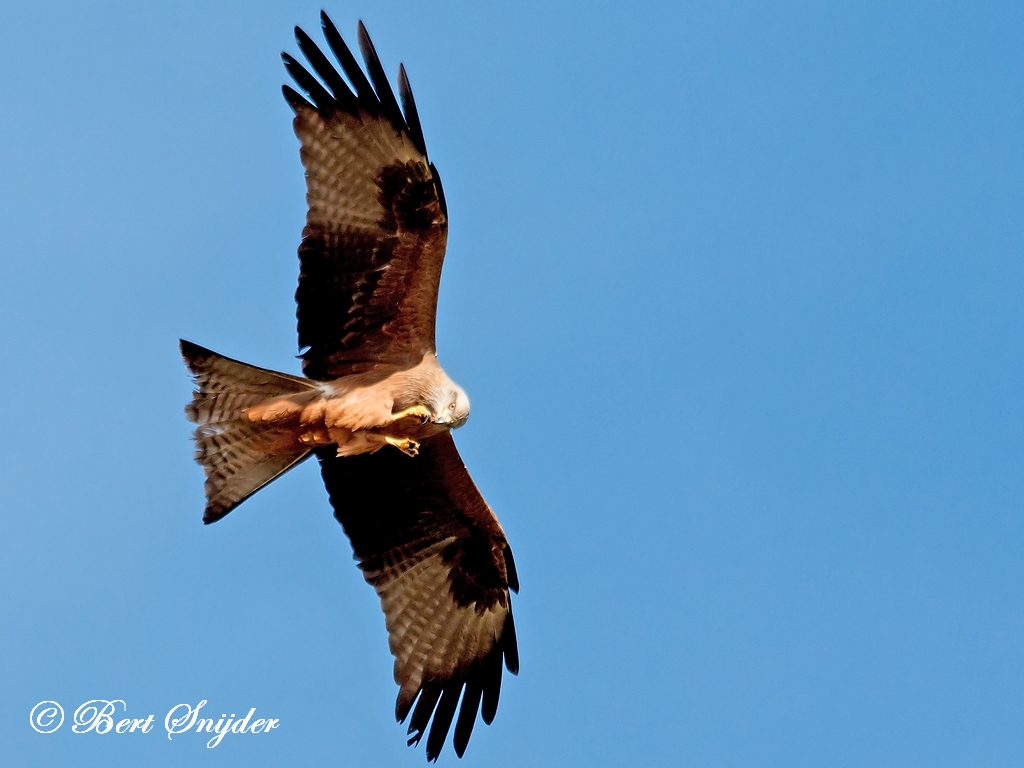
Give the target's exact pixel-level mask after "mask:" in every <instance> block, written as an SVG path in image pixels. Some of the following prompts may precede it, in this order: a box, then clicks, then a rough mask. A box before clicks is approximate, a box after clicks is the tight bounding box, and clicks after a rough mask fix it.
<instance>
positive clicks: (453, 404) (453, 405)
mask: <svg viewBox="0 0 1024 768" xmlns="http://www.w3.org/2000/svg"><path fill="white" fill-rule="evenodd" d="M448 407H449V408H451V409H452V410H453V411H454V410H455V403H452V404H451V405H449V406H448Z"/></svg>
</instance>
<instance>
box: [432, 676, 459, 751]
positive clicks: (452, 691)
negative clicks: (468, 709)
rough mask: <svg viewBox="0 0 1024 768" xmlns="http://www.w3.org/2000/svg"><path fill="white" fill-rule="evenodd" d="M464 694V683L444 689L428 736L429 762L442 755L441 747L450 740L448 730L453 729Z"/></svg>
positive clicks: (456, 681)
mask: <svg viewBox="0 0 1024 768" xmlns="http://www.w3.org/2000/svg"><path fill="white" fill-rule="evenodd" d="M461 692H462V681H461V680H453V681H452V682H450V683H448V685H446V686H445V687H444V693H443V694H442V695H441V701H440V702H439V703H438V705H437V709H436V710H435V711H434V722H433V723H431V725H430V735H429V736H427V761H428V762H431V763H432V762H434V761H435V760H437V756H438V755H439V754H441V747H443V746H444V740H445V739H446V738H448V729H449V728H451V727H452V718H453V717H454V716H455V708H456V707H457V706H458V705H459V694H460V693H461Z"/></svg>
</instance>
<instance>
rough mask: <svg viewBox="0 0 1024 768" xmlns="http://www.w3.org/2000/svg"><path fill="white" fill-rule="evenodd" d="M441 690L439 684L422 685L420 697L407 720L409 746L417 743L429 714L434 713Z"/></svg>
mask: <svg viewBox="0 0 1024 768" xmlns="http://www.w3.org/2000/svg"><path fill="white" fill-rule="evenodd" d="M441 690H442V689H441V686H439V685H436V684H435V685H425V686H423V691H422V693H420V699H419V701H417V702H416V709H414V710H413V713H412V720H410V721H409V730H408V733H409V734H410V735H409V746H410V747H411V746H412V745H413V744H419V743H420V739H422V738H423V732H424V731H425V730H427V723H429V722H430V716H431V715H432V714H434V707H436V706H437V700H438V699H439V698H441Z"/></svg>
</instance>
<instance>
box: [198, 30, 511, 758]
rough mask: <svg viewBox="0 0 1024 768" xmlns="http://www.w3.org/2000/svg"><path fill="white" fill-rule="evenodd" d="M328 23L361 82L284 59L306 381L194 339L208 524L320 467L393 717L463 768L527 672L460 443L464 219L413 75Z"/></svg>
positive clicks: (501, 547) (498, 531) (493, 533)
mask: <svg viewBox="0 0 1024 768" xmlns="http://www.w3.org/2000/svg"><path fill="white" fill-rule="evenodd" d="M321 21H322V23H323V30H324V35H325V37H326V39H327V42H328V44H329V46H330V48H331V50H332V51H333V53H334V55H335V56H336V58H337V60H338V61H339V63H340V64H341V68H342V70H343V71H344V73H345V76H346V77H347V78H348V82H347V83H346V81H345V79H343V78H342V76H341V75H340V74H339V73H338V71H337V70H336V69H335V68H334V66H333V65H332V64H331V63H330V61H329V60H328V59H327V57H326V56H325V55H324V53H323V52H322V51H321V50H320V49H319V48H318V47H317V45H316V44H315V43H314V42H313V40H312V39H311V38H310V37H309V36H308V35H306V34H305V33H304V32H303V31H302V30H300V29H298V28H296V30H295V36H296V40H297V41H298V44H299V48H300V49H301V50H302V52H303V53H304V54H305V56H306V59H307V60H308V61H309V64H310V66H311V67H312V69H313V71H314V72H315V73H316V76H318V77H319V79H318V78H317V77H316V76H314V75H313V74H311V73H310V71H309V70H307V69H306V68H305V67H304V66H303V65H302V64H300V63H299V62H298V61H297V60H296V59H294V58H292V57H291V56H289V55H288V54H283V58H284V62H285V68H286V69H287V70H288V72H289V73H290V74H291V75H292V77H293V78H294V79H295V82H296V83H297V84H298V86H299V87H300V88H301V89H302V90H303V91H304V92H305V94H306V96H303V95H300V94H299V93H298V92H297V91H295V90H293V89H292V88H290V87H288V86H284V95H285V98H286V99H287V100H288V103H289V104H290V105H291V107H292V109H293V110H294V111H295V120H294V128H295V134H296V135H297V136H298V138H299V141H300V144H301V152H300V154H301V158H302V163H303V166H304V167H305V170H306V185H307V195H306V199H307V202H308V204H309V212H308V214H307V217H306V226H305V228H304V229H303V232H302V242H301V244H300V246H299V263H300V274H299V285H298V290H297V291H296V294H295V298H296V303H297V305H298V310H297V317H298V332H299V346H300V348H301V350H302V353H301V357H302V360H303V362H302V370H303V373H304V374H305V375H304V376H301V377H299V376H290V375H288V374H283V373H278V372H276V371H269V370H266V369H262V368H256V367H254V366H250V365H248V364H246V363H242V362H239V361H237V360H231V359H230V358H226V357H223V356H221V355H218V354H216V353H214V352H211V351H210V350H208V349H204V348H203V347H200V346H198V345H196V344H192V343H190V342H185V341H183V342H182V343H181V351H182V356H183V357H184V359H185V362H186V364H187V365H188V367H189V369H190V370H191V371H192V373H193V375H194V377H195V381H196V391H195V392H194V393H193V400H192V403H191V404H190V405H189V406H188V408H187V409H186V413H187V414H188V416H189V418H190V419H191V420H192V421H194V422H196V424H197V427H196V432H195V440H196V459H197V461H199V463H200V464H202V466H203V469H204V470H205V472H206V498H207V504H206V510H205V513H204V516H203V520H204V522H206V523H212V522H215V521H216V520H219V519H221V518H222V517H224V515H226V514H227V513H228V512H230V511H231V510H232V509H233V508H234V507H235V506H237V505H238V504H240V503H241V502H242V501H244V500H245V499H246V498H248V497H249V496H250V495H252V494H253V493H255V492H256V491H257V490H259V489H260V488H262V487H263V486H264V485H266V484H267V483H269V482H271V481H272V480H273V479H274V478H276V477H278V476H279V475H281V474H282V473H284V472H286V471H287V470H289V469H290V468H292V467H293V466H295V465H296V464H298V463H300V462H301V461H303V460H305V459H306V458H309V456H311V455H313V454H314V453H315V454H316V456H317V458H318V460H319V461H320V467H321V473H322V475H323V479H324V484H325V485H326V487H327V492H328V495H329V497H330V502H331V505H332V506H333V507H334V510H335V517H336V518H337V519H338V521H339V522H340V523H341V524H342V526H343V527H344V529H345V533H346V534H347V535H348V537H349V539H350V540H351V542H352V548H353V551H354V554H355V557H356V559H357V560H358V561H359V567H360V568H361V569H362V571H363V575H364V577H365V578H366V580H367V581H368V582H369V583H370V584H371V585H373V587H374V589H375V590H376V591H377V594H378V596H379V597H380V600H381V607H382V609H383V611H384V616H385V624H386V626H387V630H388V637H389V643H390V646H391V652H392V654H393V655H394V657H395V681H396V682H397V683H398V685H399V693H398V701H397V703H396V707H395V714H396V716H397V718H398V720H399V721H402V722H404V721H405V720H406V718H409V734H410V739H409V743H410V744H416V743H418V742H419V741H420V739H421V737H422V736H423V735H424V734H427V745H426V755H427V759H428V760H436V759H437V756H438V754H439V752H440V750H441V747H442V745H443V744H444V741H445V739H446V738H447V734H448V732H449V730H450V728H451V724H452V721H453V719H455V717H456V712H457V713H458V717H457V720H456V723H455V732H454V737H453V745H454V747H455V751H456V753H457V754H458V755H459V756H460V757H461V756H462V754H463V753H464V751H465V749H466V744H467V743H468V741H469V736H470V734H471V732H472V730H473V724H474V722H475V720H476V717H477V713H478V711H479V712H480V714H481V717H482V718H483V720H484V722H486V723H490V722H491V721H492V719H493V718H494V714H495V711H496V709H497V705H498V694H499V691H500V688H501V676H502V666H505V667H506V668H507V669H508V670H509V671H511V672H512V673H513V674H516V673H517V672H518V670H519V653H518V649H517V645H516V634H515V625H514V623H513V620H512V603H511V599H510V596H509V592H510V590H511V591H517V590H518V588H519V585H518V579H517V576H516V571H515V566H514V563H513V560H512V551H511V549H510V548H509V546H508V542H507V541H506V539H505V534H504V531H503V530H502V528H501V525H500V524H499V523H498V520H497V518H496V517H495V516H494V513H493V512H492V511H491V509H490V507H489V506H487V503H486V502H485V501H484V499H483V497H482V496H481V495H480V492H479V491H478V490H477V488H476V486H475V485H474V484H473V481H472V479H471V478H470V476H469V473H468V472H467V471H466V468H465V466H464V465H463V463H462V460H461V458H460V457H459V454H458V451H457V449H456V448H455V443H454V441H453V440H452V437H451V433H450V430H451V429H453V428H456V427H459V426H461V425H462V424H463V423H464V422H465V421H466V418H468V416H469V400H468V398H467V397H466V394H465V392H463V391H462V389H461V388H459V387H458V386H457V385H456V384H455V383H454V382H452V381H451V379H450V378H449V377H448V375H447V374H446V373H445V372H444V370H443V369H442V368H441V366H440V364H439V363H438V361H437V356H436V350H435V345H434V322H435V315H436V308H437V291H438V285H439V282H440V278H441V264H442V262H443V260H444V252H445V246H446V243H447V237H448V213H447V209H446V206H445V201H444V193H443V191H442V189H441V179H440V177H439V176H438V174H437V169H436V168H434V166H433V164H432V163H430V161H429V160H428V159H427V152H426V145H425V142H424V140H423V132H422V129H421V127H420V122H419V117H418V114H417V111H416V105H415V102H414V101H413V97H412V90H411V88H410V87H409V81H408V78H407V77H406V74H405V69H404V67H400V68H399V92H400V95H401V100H402V107H399V105H398V101H397V100H396V99H395V96H394V93H393V92H392V90H391V86H390V84H389V83H388V81H387V78H386V76H385V75H384V70H383V67H382V66H381V64H380V60H379V59H378V57H377V54H376V52H375V51H374V48H373V44H372V43H371V42H370V38H369V36H368V35H367V34H366V29H365V28H364V27H363V25H362V23H360V25H359V45H360V48H361V49H362V53H363V58H364V60H365V62H366V74H364V72H363V70H362V69H361V68H360V67H359V65H358V64H357V63H356V60H355V57H354V56H353V55H352V53H351V52H350V51H349V49H348V47H347V46H346V44H345V42H344V41H343V40H342V38H341V35H340V34H338V31H337V29H336V28H335V27H334V25H333V24H332V23H331V20H330V19H329V18H328V17H327V16H326V14H321ZM367 74H368V77H367ZM460 697H461V706H460V705H459V701H460ZM414 704H415V707H414ZM410 715H411V717H410ZM428 726H429V732H428Z"/></svg>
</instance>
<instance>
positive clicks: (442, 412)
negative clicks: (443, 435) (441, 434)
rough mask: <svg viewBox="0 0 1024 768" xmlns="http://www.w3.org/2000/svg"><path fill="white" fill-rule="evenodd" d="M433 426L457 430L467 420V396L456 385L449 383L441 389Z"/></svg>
mask: <svg viewBox="0 0 1024 768" xmlns="http://www.w3.org/2000/svg"><path fill="white" fill-rule="evenodd" d="M435 413H437V417H436V418H435V419H434V423H435V424H443V425H444V426H446V427H448V428H449V429H458V428H459V427H461V426H462V425H463V424H465V423H466V419H468V418H469V396H468V395H467V394H466V392H465V390H463V389H462V387H460V386H459V385H458V384H455V383H454V382H450V383H449V384H448V386H446V387H443V388H442V389H441V397H440V398H439V402H438V405H437V408H436V410H435Z"/></svg>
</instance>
